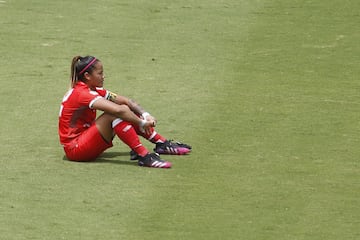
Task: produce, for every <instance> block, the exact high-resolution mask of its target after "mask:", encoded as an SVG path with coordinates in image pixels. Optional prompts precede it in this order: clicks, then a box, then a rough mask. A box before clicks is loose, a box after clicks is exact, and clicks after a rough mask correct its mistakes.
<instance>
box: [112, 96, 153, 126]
mask: <svg viewBox="0 0 360 240" xmlns="http://www.w3.org/2000/svg"><path fill="white" fill-rule="evenodd" d="M108 96H109V97H108V98H107V99H108V100H110V101H112V102H114V103H116V104H119V105H127V106H128V107H129V108H130V110H131V111H132V112H134V113H135V114H136V115H138V116H142V118H143V119H145V120H148V121H152V122H154V125H155V124H156V119H155V118H154V117H153V116H151V115H150V114H149V113H148V112H146V111H145V110H144V109H143V108H142V107H141V106H140V105H139V104H138V103H137V102H135V101H134V100H132V99H129V98H127V97H124V96H120V95H117V94H115V93H112V92H109V94H108Z"/></svg>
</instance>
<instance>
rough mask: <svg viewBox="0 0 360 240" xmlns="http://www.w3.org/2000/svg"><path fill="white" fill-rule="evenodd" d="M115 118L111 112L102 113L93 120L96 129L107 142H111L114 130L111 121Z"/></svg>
mask: <svg viewBox="0 0 360 240" xmlns="http://www.w3.org/2000/svg"><path fill="white" fill-rule="evenodd" d="M116 118H117V117H115V116H113V115H111V114H108V113H103V114H101V115H100V116H99V117H98V118H97V119H96V121H95V124H96V127H97V129H98V130H99V132H100V134H101V136H102V137H103V138H104V139H105V141H107V142H111V141H112V139H113V138H114V136H115V133H114V130H113V128H112V122H113V121H114V120H115V119H116Z"/></svg>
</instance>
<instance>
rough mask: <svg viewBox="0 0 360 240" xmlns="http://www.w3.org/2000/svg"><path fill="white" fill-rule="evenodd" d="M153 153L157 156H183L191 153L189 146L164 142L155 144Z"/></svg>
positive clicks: (170, 141) (169, 141) (168, 141)
mask: <svg viewBox="0 0 360 240" xmlns="http://www.w3.org/2000/svg"><path fill="white" fill-rule="evenodd" d="M154 151H155V152H156V153H158V154H169V155H185V154H188V153H190V152H191V146H190V145H187V144H185V143H181V142H173V141H172V140H166V141H165V142H163V143H156V147H155V148H154Z"/></svg>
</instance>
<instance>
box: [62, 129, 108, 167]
mask: <svg viewBox="0 0 360 240" xmlns="http://www.w3.org/2000/svg"><path fill="white" fill-rule="evenodd" d="M112 146H113V144H112V142H110V143H108V142H106V141H105V139H104V138H103V137H102V136H101V134H100V132H99V130H98V129H97V127H96V125H95V124H94V125H92V126H91V127H90V128H89V129H87V130H86V131H84V132H83V133H81V135H80V136H79V137H77V138H75V139H74V140H72V141H71V142H70V143H69V144H67V145H66V146H64V151H65V154H66V157H67V158H68V159H69V160H72V161H91V160H95V159H96V158H97V157H98V156H99V155H100V154H101V153H103V152H104V151H105V150H106V149H108V148H110V147H112Z"/></svg>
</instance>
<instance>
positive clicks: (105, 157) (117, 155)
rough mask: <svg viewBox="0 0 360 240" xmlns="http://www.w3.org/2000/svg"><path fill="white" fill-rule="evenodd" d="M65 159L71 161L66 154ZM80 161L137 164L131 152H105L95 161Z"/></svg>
mask: <svg viewBox="0 0 360 240" xmlns="http://www.w3.org/2000/svg"><path fill="white" fill-rule="evenodd" d="M63 160H64V161H69V159H68V158H67V157H66V156H64V157H63ZM71 162H77V161H71ZM78 163H110V164H120V165H131V166H137V161H130V154H129V152H104V153H102V154H101V155H100V156H99V157H98V158H96V159H95V160H93V161H81V162H78Z"/></svg>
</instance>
